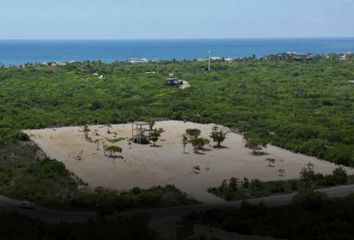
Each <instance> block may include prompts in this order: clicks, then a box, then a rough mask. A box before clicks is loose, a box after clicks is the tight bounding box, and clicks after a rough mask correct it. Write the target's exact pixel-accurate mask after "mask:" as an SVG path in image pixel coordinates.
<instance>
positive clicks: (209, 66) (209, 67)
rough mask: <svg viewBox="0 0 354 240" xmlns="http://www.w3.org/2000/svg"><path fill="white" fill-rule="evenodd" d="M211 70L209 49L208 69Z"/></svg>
mask: <svg viewBox="0 0 354 240" xmlns="http://www.w3.org/2000/svg"><path fill="white" fill-rule="evenodd" d="M210 70H211V50H209V63H208V71H210Z"/></svg>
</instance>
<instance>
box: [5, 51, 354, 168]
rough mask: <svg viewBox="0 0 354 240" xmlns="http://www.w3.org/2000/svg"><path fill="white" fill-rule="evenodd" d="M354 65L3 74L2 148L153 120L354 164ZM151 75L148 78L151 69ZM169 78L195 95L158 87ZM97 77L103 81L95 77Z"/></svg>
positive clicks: (122, 67) (121, 66)
mask: <svg viewBox="0 0 354 240" xmlns="http://www.w3.org/2000/svg"><path fill="white" fill-rule="evenodd" d="M353 69H354V58H353V57H351V58H349V59H348V60H347V61H340V60H338V59H335V58H329V59H327V58H324V57H316V58H315V59H314V60H313V61H307V62H296V61H291V60H281V59H261V60H257V59H253V58H251V59H250V58H246V59H243V60H240V61H237V62H234V63H224V62H215V63H214V64H213V71H212V72H206V71H205V63H200V62H190V61H186V62H160V63H148V64H144V65H132V64H129V63H113V64H103V63H101V62H83V63H73V64H68V65H67V66H64V67H48V66H31V65H27V67H25V68H15V67H11V68H1V69H0V142H1V143H2V144H4V143H8V142H10V141H13V140H14V139H16V138H18V137H19V136H18V134H19V130H20V129H23V128H43V127H49V126H67V125H83V124H89V123H100V124H108V123H112V124H113V123H125V122H131V121H137V120H146V121H149V120H150V119H153V118H168V119H175V120H189V121H194V122H201V123H210V122H214V123H217V124H223V125H226V126H228V127H233V128H237V129H238V130H239V131H241V132H242V133H246V134H248V135H254V136H257V137H259V138H260V139H262V140H263V141H264V142H266V143H272V144H275V145H277V146H280V147H283V148H286V149H290V150H292V151H295V152H301V153H304V154H308V155H312V156H316V157H320V158H323V159H326V160H330V161H333V162H336V163H340V164H345V165H348V166H353V165H354V154H353V149H354V108H353V102H354V101H353V100H354V85H353V84H350V83H349V82H348V81H349V80H352V79H354V70H353ZM152 70H153V71H156V72H157V74H153V75H152V74H146V72H149V71H152ZM170 72H174V73H175V75H178V76H179V77H180V78H183V79H187V80H188V81H189V83H190V84H191V86H192V87H190V88H188V89H185V90H181V89H178V88H169V87H166V86H165V85H164V77H165V76H167V75H168V73H170ZM93 73H99V74H104V76H105V78H104V79H98V78H97V77H96V76H95V75H93Z"/></svg>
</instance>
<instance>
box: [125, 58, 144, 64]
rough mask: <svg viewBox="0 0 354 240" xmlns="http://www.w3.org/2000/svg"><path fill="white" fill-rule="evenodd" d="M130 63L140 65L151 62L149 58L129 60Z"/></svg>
mask: <svg viewBox="0 0 354 240" xmlns="http://www.w3.org/2000/svg"><path fill="white" fill-rule="evenodd" d="M128 62H129V63H132V64H138V63H148V62H149V60H148V59H147V58H130V59H128Z"/></svg>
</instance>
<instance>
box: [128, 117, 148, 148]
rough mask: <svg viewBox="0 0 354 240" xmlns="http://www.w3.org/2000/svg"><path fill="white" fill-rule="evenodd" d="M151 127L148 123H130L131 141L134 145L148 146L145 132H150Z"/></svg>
mask: <svg viewBox="0 0 354 240" xmlns="http://www.w3.org/2000/svg"><path fill="white" fill-rule="evenodd" d="M150 131H151V127H150V123H147V122H133V123H132V141H133V142H134V143H139V144H148V143H149V142H150V141H149V139H148V137H147V136H148V134H145V133H146V132H150Z"/></svg>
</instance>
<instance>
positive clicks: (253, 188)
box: [208, 165, 354, 201]
mask: <svg viewBox="0 0 354 240" xmlns="http://www.w3.org/2000/svg"><path fill="white" fill-rule="evenodd" d="M352 183H354V176H348V175H347V173H346V172H345V170H343V169H342V168H337V169H335V170H334V171H333V173H332V174H330V175H323V174H320V173H315V172H314V171H313V169H312V167H311V165H309V166H307V167H306V168H304V169H303V170H302V171H301V173H300V179H292V180H279V181H269V182H263V181H260V180H258V179H252V180H249V179H247V178H244V179H242V180H240V179H237V178H230V179H229V180H224V181H223V182H222V183H221V185H220V186H219V187H214V188H209V189H208V191H209V192H210V193H213V194H215V195H216V196H218V197H221V198H223V199H225V200H227V201H234V200H245V199H250V198H259V197H266V196H270V195H274V194H286V193H292V192H296V191H300V192H301V191H307V190H309V189H318V188H323V187H332V186H338V185H343V184H352Z"/></svg>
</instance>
